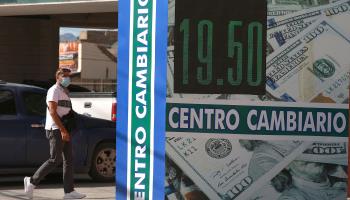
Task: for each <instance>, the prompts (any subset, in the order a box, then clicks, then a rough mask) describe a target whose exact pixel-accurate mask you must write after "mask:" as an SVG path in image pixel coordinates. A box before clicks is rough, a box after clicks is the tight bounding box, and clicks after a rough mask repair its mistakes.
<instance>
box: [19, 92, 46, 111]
mask: <svg viewBox="0 0 350 200" xmlns="http://www.w3.org/2000/svg"><path fill="white" fill-rule="evenodd" d="M23 102H24V109H25V110H26V113H27V114H28V115H38V116H45V115H46V96H45V94H41V93H34V92H25V93H24V94H23Z"/></svg>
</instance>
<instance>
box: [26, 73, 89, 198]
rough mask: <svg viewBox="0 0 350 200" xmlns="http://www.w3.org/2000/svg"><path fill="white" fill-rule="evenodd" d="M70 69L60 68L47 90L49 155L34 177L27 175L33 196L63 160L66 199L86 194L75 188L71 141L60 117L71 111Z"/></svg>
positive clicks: (28, 186) (31, 195) (28, 187)
mask: <svg viewBox="0 0 350 200" xmlns="http://www.w3.org/2000/svg"><path fill="white" fill-rule="evenodd" d="M69 76H70V70H69V69H58V70H57V72H56V84H55V85H53V86H52V87H51V88H50V89H49V90H48V92H47V96H46V103H47V107H48V109H47V112H46V123H45V130H46V137H47V138H48V140H49V143H50V158H49V159H48V160H47V161H46V162H45V163H43V164H42V165H41V167H40V168H39V169H38V170H37V171H36V172H35V174H34V175H33V176H32V177H25V178H24V192H25V193H26V195H27V196H28V197H29V198H30V199H32V198H33V190H34V188H35V187H36V186H37V185H38V184H39V183H40V181H41V180H42V179H43V178H44V177H45V176H46V175H47V174H49V173H50V172H51V171H52V170H53V169H55V168H56V167H57V166H58V165H59V164H61V163H62V161H63V184H64V193H65V195H64V197H63V198H64V199H82V198H84V197H86V195H84V194H80V193H78V192H76V191H75V190H74V186H73V159H72V142H71V138H70V135H69V132H68V131H67V129H66V128H65V127H64V125H63V123H62V120H61V118H62V117H63V116H64V115H66V114H68V113H69V112H70V111H71V101H70V98H69V96H68V89H67V87H68V85H69V84H70V77H69Z"/></svg>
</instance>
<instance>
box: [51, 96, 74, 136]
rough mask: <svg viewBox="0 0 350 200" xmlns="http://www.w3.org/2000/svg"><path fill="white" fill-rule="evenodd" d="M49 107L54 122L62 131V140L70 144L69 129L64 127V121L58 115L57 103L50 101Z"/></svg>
mask: <svg viewBox="0 0 350 200" xmlns="http://www.w3.org/2000/svg"><path fill="white" fill-rule="evenodd" d="M48 107H49V113H50V115H51V117H52V119H53V121H54V122H55V124H56V125H57V126H58V128H59V129H60V132H61V136H62V140H63V141H67V142H68V141H69V140H70V138H69V133H68V131H67V129H66V128H65V127H64V126H63V124H62V121H61V119H60V117H59V116H58V114H57V103H56V102H54V101H49V102H48Z"/></svg>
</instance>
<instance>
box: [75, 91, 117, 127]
mask: <svg viewBox="0 0 350 200" xmlns="http://www.w3.org/2000/svg"><path fill="white" fill-rule="evenodd" d="M70 98H71V101H72V106H73V110H75V111H76V112H78V113H79V114H83V115H86V116H89V117H95V118H100V119H106V120H112V121H116V93H105V92H70Z"/></svg>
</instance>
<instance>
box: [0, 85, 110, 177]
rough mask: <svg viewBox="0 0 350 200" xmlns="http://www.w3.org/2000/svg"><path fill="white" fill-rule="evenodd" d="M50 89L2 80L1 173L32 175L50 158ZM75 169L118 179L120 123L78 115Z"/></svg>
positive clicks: (0, 103) (0, 119)
mask: <svg viewBox="0 0 350 200" xmlns="http://www.w3.org/2000/svg"><path fill="white" fill-rule="evenodd" d="M46 92H47V91H46V89H43V88H39V87H35V86H29V85H23V84H14V83H6V82H1V81H0V127H1V128H0V174H28V175H30V174H32V173H33V172H34V170H36V169H37V168H38V167H39V166H40V165H41V164H42V163H43V162H44V161H45V160H47V159H48V158H49V142H48V139H47V138H46V136H45V130H44V124H45V115H46V108H47V107H46V102H45V100H46ZM76 117H77V121H78V129H77V130H76V131H74V132H73V133H71V134H72V142H73V152H74V153H73V154H74V155H73V158H74V167H75V171H76V172H77V173H89V174H90V176H91V177H92V178H93V179H95V180H98V181H108V180H109V181H111V180H114V176H115V159H116V152H115V138H116V130H115V126H116V123H115V122H112V121H110V120H103V119H97V118H92V117H88V116H84V115H80V114H76Z"/></svg>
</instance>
